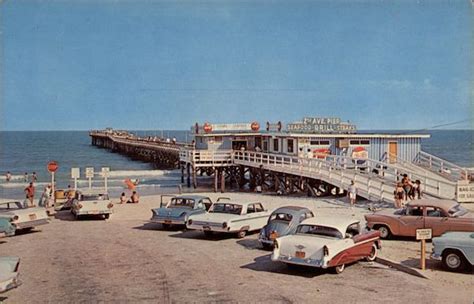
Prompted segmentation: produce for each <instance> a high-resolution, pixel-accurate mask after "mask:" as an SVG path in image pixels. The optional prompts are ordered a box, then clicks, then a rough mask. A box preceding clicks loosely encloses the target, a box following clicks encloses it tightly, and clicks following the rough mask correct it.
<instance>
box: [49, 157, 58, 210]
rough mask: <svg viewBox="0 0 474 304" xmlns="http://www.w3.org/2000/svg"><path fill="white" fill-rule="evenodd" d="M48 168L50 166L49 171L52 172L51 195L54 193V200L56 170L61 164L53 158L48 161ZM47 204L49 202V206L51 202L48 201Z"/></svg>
mask: <svg viewBox="0 0 474 304" xmlns="http://www.w3.org/2000/svg"><path fill="white" fill-rule="evenodd" d="M47 168H48V171H49V172H50V173H51V195H52V199H53V200H54V197H55V195H54V172H56V171H57V170H58V168H59V166H58V163H57V162H55V161H54V160H53V161H50V162H49V163H48V166H47ZM46 204H47V205H46V206H47V207H49V205H48V204H49V203H48V202H47V203H46Z"/></svg>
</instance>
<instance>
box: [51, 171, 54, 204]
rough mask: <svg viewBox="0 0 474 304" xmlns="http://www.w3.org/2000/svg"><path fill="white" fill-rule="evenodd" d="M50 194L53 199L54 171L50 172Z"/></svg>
mask: <svg viewBox="0 0 474 304" xmlns="http://www.w3.org/2000/svg"><path fill="white" fill-rule="evenodd" d="M51 196H52V199H53V200H54V172H51Z"/></svg>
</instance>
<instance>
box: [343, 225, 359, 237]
mask: <svg viewBox="0 0 474 304" xmlns="http://www.w3.org/2000/svg"><path fill="white" fill-rule="evenodd" d="M359 233H360V226H359V223H355V224H352V225H350V226H349V227H347V230H346V235H347V237H353V236H356V235H358V234H359Z"/></svg>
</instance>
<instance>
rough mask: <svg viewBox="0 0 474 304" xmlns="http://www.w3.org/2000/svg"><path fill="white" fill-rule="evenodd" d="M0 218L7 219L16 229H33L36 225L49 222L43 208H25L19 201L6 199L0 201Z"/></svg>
mask: <svg viewBox="0 0 474 304" xmlns="http://www.w3.org/2000/svg"><path fill="white" fill-rule="evenodd" d="M0 218H7V219H9V220H10V222H11V224H12V225H13V226H15V228H16V231H18V230H22V229H23V230H26V229H33V228H34V227H36V226H40V225H45V224H48V223H49V217H48V214H47V213H46V209H45V208H42V207H31V208H26V207H25V206H24V205H23V204H22V203H21V202H20V201H17V200H8V199H2V200H1V201H0Z"/></svg>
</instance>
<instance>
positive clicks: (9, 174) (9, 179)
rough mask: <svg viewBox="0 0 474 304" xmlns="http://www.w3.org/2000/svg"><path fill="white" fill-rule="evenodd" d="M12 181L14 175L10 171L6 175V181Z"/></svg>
mask: <svg viewBox="0 0 474 304" xmlns="http://www.w3.org/2000/svg"><path fill="white" fill-rule="evenodd" d="M11 179H12V174H11V173H10V171H8V172H7V174H5V180H6V181H7V182H9V181H11Z"/></svg>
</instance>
